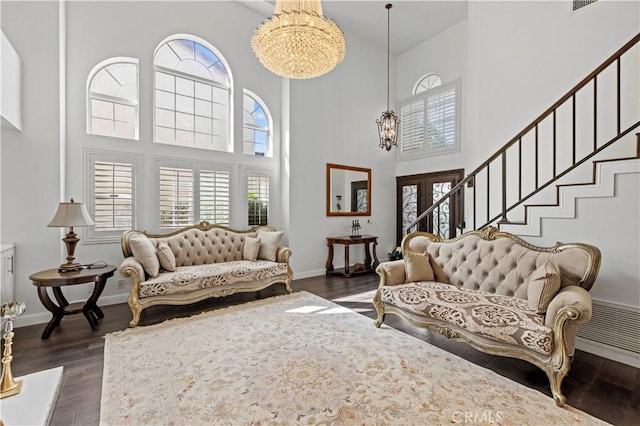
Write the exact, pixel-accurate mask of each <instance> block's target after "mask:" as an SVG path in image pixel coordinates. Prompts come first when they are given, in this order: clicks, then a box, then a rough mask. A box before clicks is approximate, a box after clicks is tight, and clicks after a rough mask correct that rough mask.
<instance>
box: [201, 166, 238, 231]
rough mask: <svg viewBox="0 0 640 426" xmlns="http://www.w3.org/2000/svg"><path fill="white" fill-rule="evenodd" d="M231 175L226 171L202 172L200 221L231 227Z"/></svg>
mask: <svg viewBox="0 0 640 426" xmlns="http://www.w3.org/2000/svg"><path fill="white" fill-rule="evenodd" d="M230 175H231V174H230V173H229V172H228V171H226V170H200V186H199V188H200V220H206V221H207V222H209V223H217V224H219V225H225V226H229V225H230V223H231V220H230V217H229V213H230V210H231V205H230V204H231V176H230Z"/></svg>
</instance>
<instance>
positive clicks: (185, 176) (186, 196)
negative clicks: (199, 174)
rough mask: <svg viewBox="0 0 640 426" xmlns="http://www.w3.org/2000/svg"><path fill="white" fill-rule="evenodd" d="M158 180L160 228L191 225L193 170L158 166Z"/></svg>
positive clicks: (193, 202) (193, 201)
mask: <svg viewBox="0 0 640 426" xmlns="http://www.w3.org/2000/svg"><path fill="white" fill-rule="evenodd" d="M158 182H159V185H158V193H159V197H158V201H159V209H160V228H165V229H166V228H180V227H182V226H187V225H192V224H193V223H194V222H193V220H194V219H193V218H194V214H193V212H194V208H195V206H194V205H195V200H194V173H193V170H190V169H182V168H177V167H160V169H159V170H158Z"/></svg>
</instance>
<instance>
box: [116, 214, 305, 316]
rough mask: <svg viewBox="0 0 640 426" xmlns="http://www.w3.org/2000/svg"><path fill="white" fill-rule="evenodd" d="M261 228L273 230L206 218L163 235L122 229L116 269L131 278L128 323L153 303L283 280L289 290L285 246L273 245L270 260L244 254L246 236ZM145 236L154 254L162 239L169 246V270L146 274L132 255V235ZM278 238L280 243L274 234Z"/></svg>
mask: <svg viewBox="0 0 640 426" xmlns="http://www.w3.org/2000/svg"><path fill="white" fill-rule="evenodd" d="M264 231H266V232H269V233H275V232H274V231H275V229H274V228H272V227H270V226H256V227H253V228H252V229H250V230H247V231H236V230H233V229H230V228H227V227H224V226H220V225H212V224H209V223H207V222H201V223H200V224H198V225H193V226H188V227H185V228H182V229H179V230H177V231H175V232H172V233H169V234H165V235H151V234H147V233H146V232H143V231H135V230H134V231H126V232H124V233H123V235H122V239H121V243H122V244H121V245H122V253H123V255H124V257H125V259H124V261H123V262H122V264H121V265H120V268H119V271H120V273H121V274H123V275H125V276H129V277H131V283H132V286H131V292H130V293H129V298H128V304H129V308H130V309H131V313H132V315H133V319H132V320H131V321H130V323H129V325H130V326H131V327H135V326H137V325H138V323H139V321H140V315H141V313H142V311H143V310H144V309H146V308H148V307H150V306H154V305H186V304H190V303H194V302H198V301H200V300H203V299H207V298H210V297H221V296H227V295H230V294H233V293H238V292H250V291H258V290H261V289H264V288H266V287H268V286H270V285H272V284H277V283H282V284H284V285H285V288H286V290H287V292H289V293H291V281H292V280H293V271H292V270H291V265H290V264H289V258H290V256H291V254H292V253H291V250H290V249H289V248H287V247H283V246H277V245H276V246H274V248H273V253H274V254H273V255H274V257H275V259H274V261H271V260H264V259H260V258H258V259H256V260H247V259H245V258H243V251H244V250H243V249H244V245H245V241H248V240H247V237H256V236H258V234H259V233H262V232H264ZM144 237H146V238H148V240H149V241H150V242H151V244H152V246H153V248H154V249H153V250H154V253H155V250H156V249H157V248H158V247H160V245H161V243H164V245H165V246H164V248H165V249H167V246H168V249H167V250H170V251H171V253H169V255H170V256H171V255H172V256H171V257H172V260H173V259H175V261H174V264H172V265H171V267H170V269H173V271H167V270H163V269H162V268H161V269H160V271H159V272H158V273H157V275H156V276H155V277H153V276H151V275H150V274H149V272H148V270H149V268H148V266H147V265H146V264H144V263H145V261H144V260H142V262H141V260H140V259H139V256H138V258H137V257H136V256H134V251H135V250H134V249H135V245H134V247H132V239H140V238H144ZM146 238H144V239H146ZM254 241H255V239H254ZM277 241H278V243H279V238H278V240H277ZM136 254H137V253H136ZM158 257H160V254H159V251H158ZM165 263H166V262H165ZM160 264H162V262H160ZM167 267H169V266H167Z"/></svg>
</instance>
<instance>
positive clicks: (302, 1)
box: [251, 0, 345, 79]
mask: <svg viewBox="0 0 640 426" xmlns="http://www.w3.org/2000/svg"><path fill="white" fill-rule="evenodd" d="M251 47H252V48H253V51H254V52H255V54H256V56H257V57H258V59H259V60H260V62H261V63H262V65H264V66H265V67H266V68H267V69H268V70H269V71H271V72H273V73H274V74H276V75H279V76H281V77H287V78H294V79H306V78H314V77H318V76H321V75H323V74H326V73H328V72H329V71H331V70H332V69H333V68H334V67H335V66H336V65H338V64H339V63H340V62H342V60H343V59H344V53H345V44H344V34H343V33H342V30H341V29H340V27H338V25H337V24H336V23H335V22H333V21H332V20H331V19H328V18H326V17H324V15H323V14H322V5H321V4H320V0H276V5H275V9H274V12H273V16H272V17H271V18H269V19H267V20H265V21H264V22H263V23H262V24H261V25H260V26H259V27H258V28H257V29H256V31H255V33H254V34H253V37H252V39H251Z"/></svg>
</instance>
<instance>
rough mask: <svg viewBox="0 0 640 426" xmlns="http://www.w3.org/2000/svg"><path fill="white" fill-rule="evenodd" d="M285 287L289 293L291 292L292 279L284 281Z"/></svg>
mask: <svg viewBox="0 0 640 426" xmlns="http://www.w3.org/2000/svg"><path fill="white" fill-rule="evenodd" d="M284 287H285V288H286V289H287V293H289V294H291V292H292V290H291V281H290V280H286V281H285V282H284Z"/></svg>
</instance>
